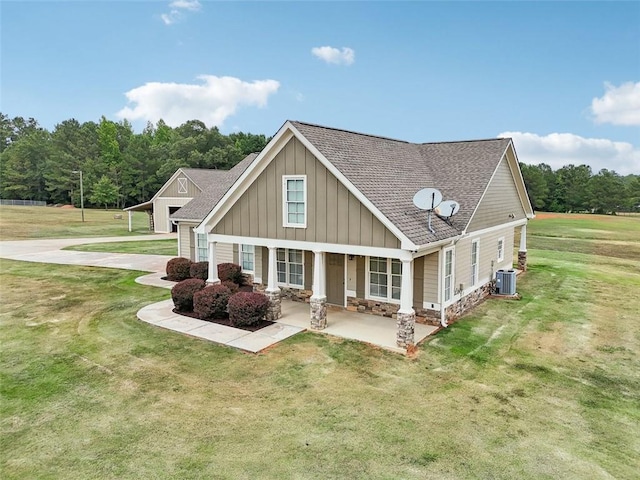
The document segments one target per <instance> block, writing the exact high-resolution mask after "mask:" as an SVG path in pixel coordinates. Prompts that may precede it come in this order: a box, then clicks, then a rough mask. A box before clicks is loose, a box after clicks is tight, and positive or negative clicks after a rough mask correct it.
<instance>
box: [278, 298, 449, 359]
mask: <svg viewBox="0 0 640 480" xmlns="http://www.w3.org/2000/svg"><path fill="white" fill-rule="evenodd" d="M327 308H328V310H329V314H328V315H327V324H326V327H325V328H324V329H322V330H316V329H313V330H312V331H314V332H320V333H325V334H329V335H333V336H336V337H340V338H347V339H350V340H357V341H359V342H365V343H368V344H371V345H375V346H377V347H381V348H384V349H385V350H391V351H393V352H397V353H406V349H405V348H402V347H399V346H398V345H397V344H396V332H397V325H396V322H395V321H394V320H393V319H391V318H387V317H381V316H379V315H370V314H366V313H357V312H350V311H348V310H346V309H344V308H341V307H333V306H328V307H327ZM281 312H282V316H281V317H280V318H279V319H278V320H277V322H278V323H282V324H286V325H292V326H295V327H299V328H304V329H309V304H308V303H304V302H294V301H292V300H285V299H283V300H282V301H281ZM439 329H440V327H436V326H433V325H424V324H420V323H416V324H415V328H414V342H415V343H416V344H418V343H420V342H422V341H423V340H424V339H425V338H427V337H428V336H429V335H432V334H433V333H435V332H436V331H437V330H439Z"/></svg>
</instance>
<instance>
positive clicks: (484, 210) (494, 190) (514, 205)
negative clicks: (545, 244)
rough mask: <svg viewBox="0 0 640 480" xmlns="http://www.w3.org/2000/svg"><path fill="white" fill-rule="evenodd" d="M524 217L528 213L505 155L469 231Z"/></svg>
mask: <svg viewBox="0 0 640 480" xmlns="http://www.w3.org/2000/svg"><path fill="white" fill-rule="evenodd" d="M516 173H517V172H516ZM511 214H513V217H511V216H510V215H511ZM523 218H526V215H525V212H524V209H523V208H522V203H521V201H520V196H519V195H518V190H517V189H516V184H515V180H514V176H513V175H512V173H511V168H510V167H509V162H508V161H507V157H506V156H505V157H504V158H503V159H502V161H501V162H500V164H499V165H498V168H497V169H496V173H495V175H494V177H493V179H492V180H491V182H490V183H489V186H488V188H487V191H486V193H485V195H484V197H483V198H482V200H481V201H480V204H479V205H478V209H477V210H476V212H475V214H474V215H473V218H472V219H471V223H470V224H469V227H467V231H469V232H472V231H474V230H482V229H485V228H489V227H494V226H497V225H500V224H503V223H508V222H511V221H513V220H519V219H523Z"/></svg>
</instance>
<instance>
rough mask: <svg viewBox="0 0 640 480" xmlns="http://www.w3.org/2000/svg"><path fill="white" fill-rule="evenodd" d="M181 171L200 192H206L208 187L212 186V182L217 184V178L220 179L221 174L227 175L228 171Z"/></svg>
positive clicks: (187, 169) (185, 169) (195, 169)
mask: <svg viewBox="0 0 640 480" xmlns="http://www.w3.org/2000/svg"><path fill="white" fill-rule="evenodd" d="M181 170H182V171H183V172H184V174H185V175H186V176H187V177H189V179H190V180H191V181H192V182H193V183H195V184H196V186H197V187H198V188H199V189H200V190H204V189H205V188H206V187H207V185H210V184H211V182H215V181H216V179H217V178H220V174H221V173H225V174H226V173H227V170H213V169H205V168H183V169H181Z"/></svg>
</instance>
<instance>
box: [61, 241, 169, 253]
mask: <svg viewBox="0 0 640 480" xmlns="http://www.w3.org/2000/svg"><path fill="white" fill-rule="evenodd" d="M63 250H77V251H80V252H112V253H138V254H143V255H147V254H150V255H171V256H177V255H178V245H177V243H176V240H175V239H170V240H143V241H130V242H109V243H88V244H86V245H72V246H70V247H65V248H64V249H63Z"/></svg>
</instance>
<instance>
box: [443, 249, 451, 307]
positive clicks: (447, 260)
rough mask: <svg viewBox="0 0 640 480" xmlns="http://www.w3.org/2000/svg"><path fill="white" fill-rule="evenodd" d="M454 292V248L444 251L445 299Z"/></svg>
mask: <svg viewBox="0 0 640 480" xmlns="http://www.w3.org/2000/svg"><path fill="white" fill-rule="evenodd" d="M452 294H453V249H451V250H446V251H445V252H444V301H445V302H448V301H449V300H451V295H452Z"/></svg>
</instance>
